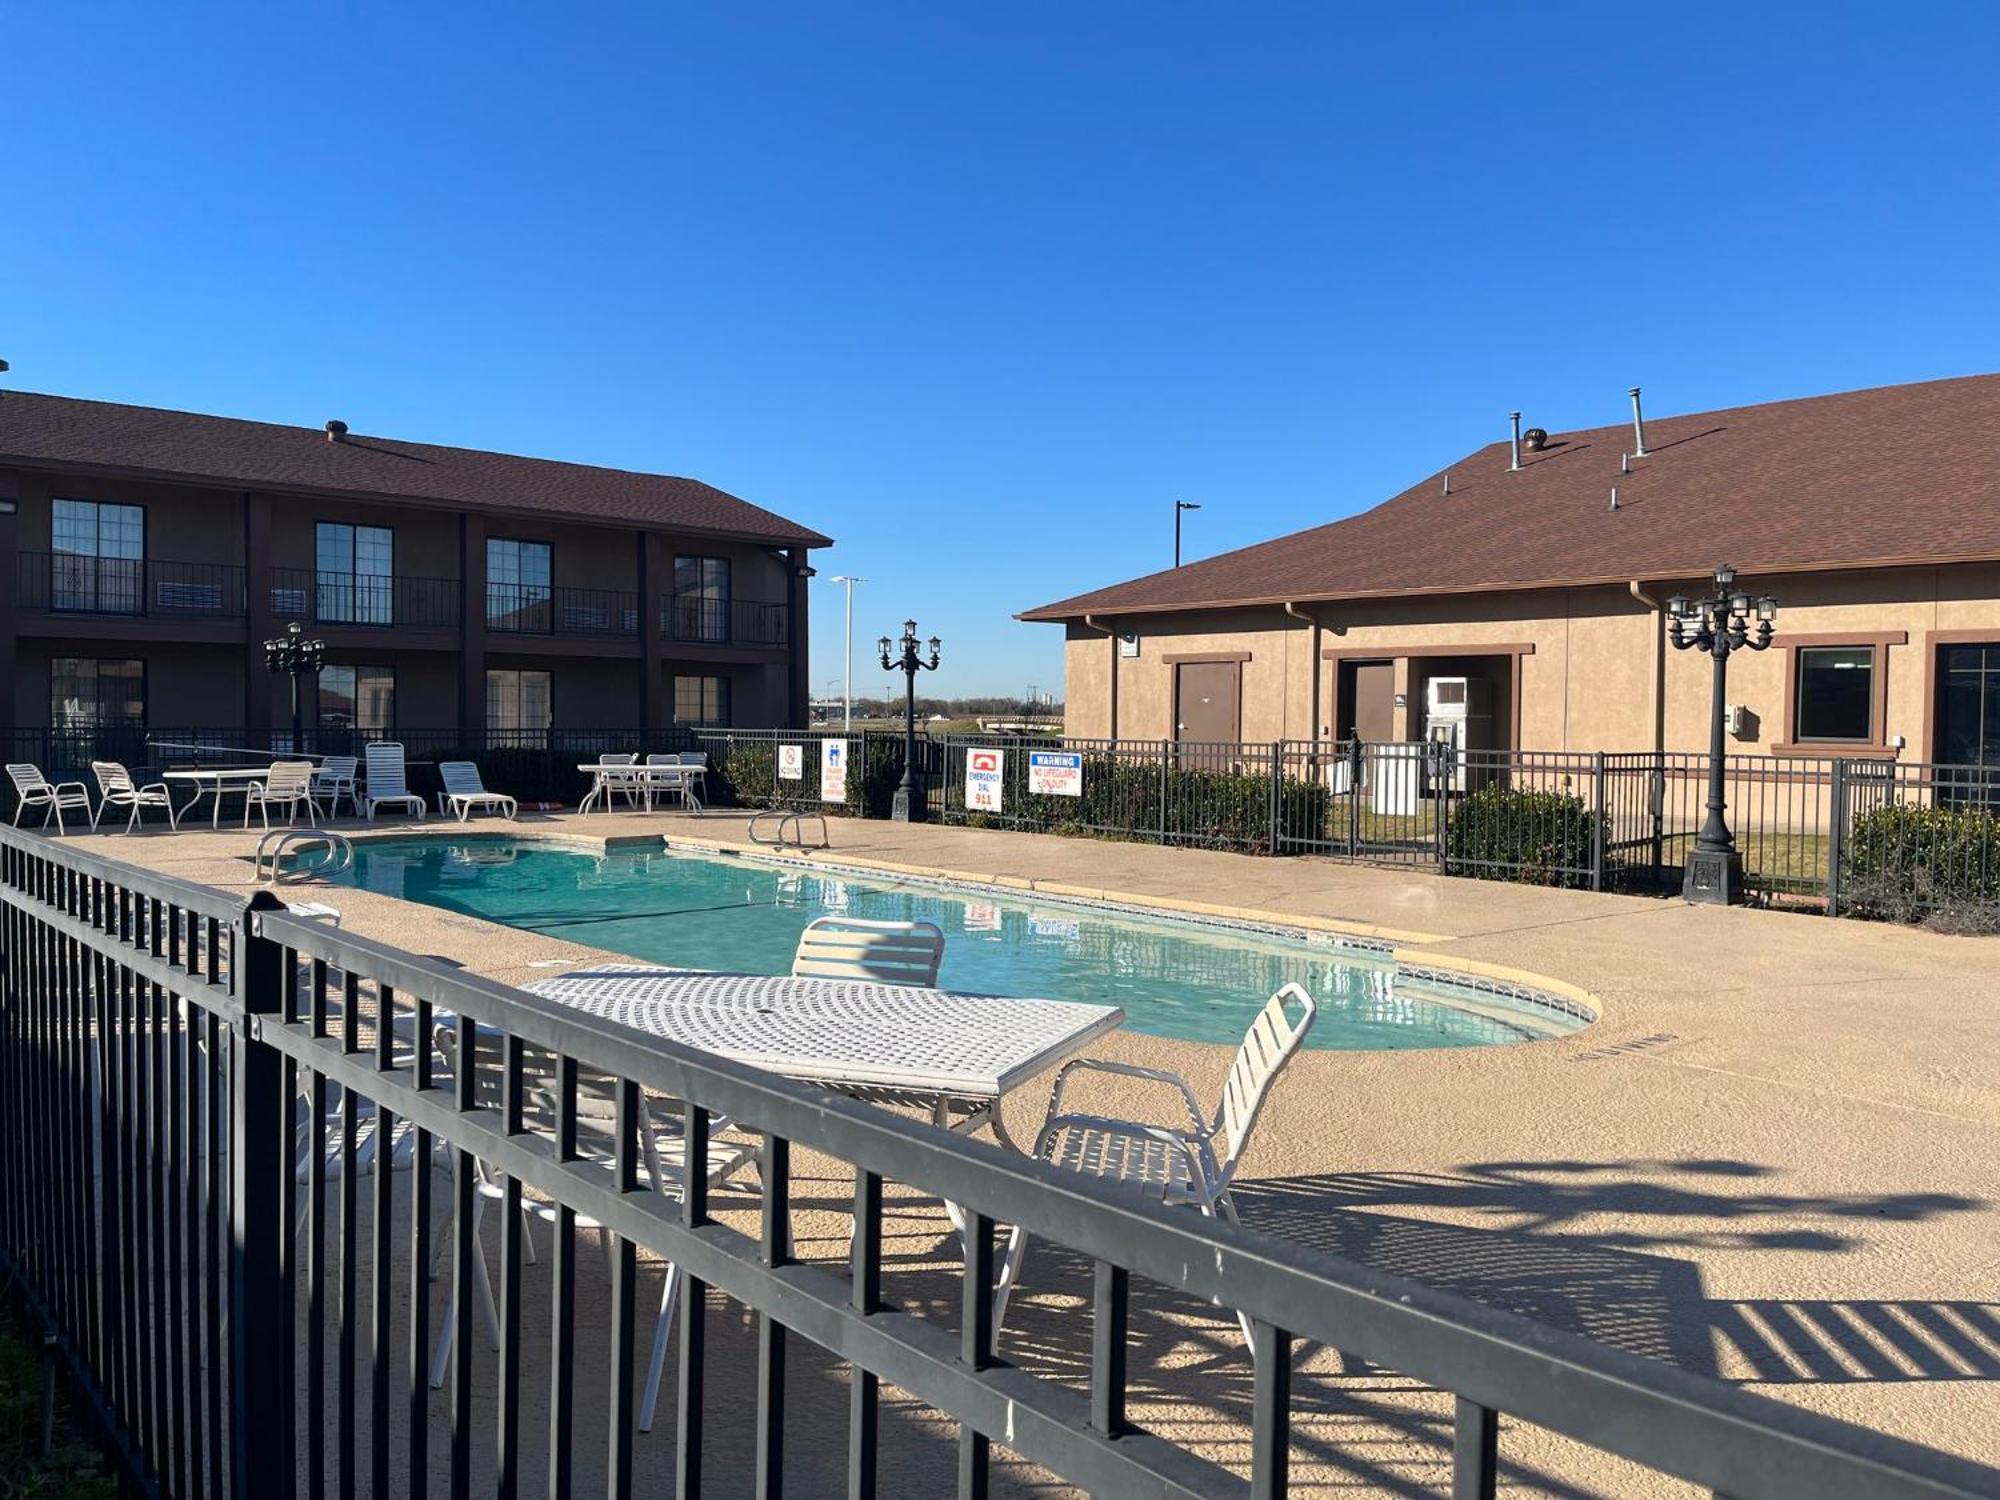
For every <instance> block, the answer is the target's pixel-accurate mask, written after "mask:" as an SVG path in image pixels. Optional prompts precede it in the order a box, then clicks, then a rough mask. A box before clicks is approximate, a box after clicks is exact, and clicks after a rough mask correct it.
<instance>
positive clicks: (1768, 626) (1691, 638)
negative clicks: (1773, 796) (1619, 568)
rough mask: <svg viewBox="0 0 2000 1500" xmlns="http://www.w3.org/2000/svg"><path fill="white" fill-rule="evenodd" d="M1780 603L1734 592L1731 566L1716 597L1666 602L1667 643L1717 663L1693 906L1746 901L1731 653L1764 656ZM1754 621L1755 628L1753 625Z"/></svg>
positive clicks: (1685, 887)
mask: <svg viewBox="0 0 2000 1500" xmlns="http://www.w3.org/2000/svg"><path fill="white" fill-rule="evenodd" d="M1777 618H1778V601H1777V600H1775V599H1773V598H1772V597H1771V596H1770V595H1769V594H1761V595H1758V596H1757V597H1755V598H1753V597H1751V595H1749V594H1748V593H1746V592H1744V591H1743V590H1742V589H1739V588H1737V587H1736V570H1735V569H1734V568H1732V567H1729V566H1728V565H1727V564H1725V565H1723V566H1722V567H1720V568H1717V569H1716V570H1715V593H1714V594H1713V595H1712V596H1710V597H1709V598H1706V599H1689V598H1686V597H1684V596H1682V595H1680V594H1676V595H1674V597H1673V598H1671V599H1669V600H1668V601H1667V631H1668V639H1669V640H1671V641H1672V642H1673V643H1674V649H1675V650H1677V651H1687V650H1696V651H1706V652H1707V653H1708V654H1709V655H1710V656H1711V657H1712V658H1714V661H1715V696H1714V700H1713V702H1712V703H1711V704H1710V705H1709V726H1708V816H1707V817H1705V818H1704V819H1702V824H1701V831H1700V832H1699V833H1697V834H1696V835H1695V839H1694V848H1693V850H1692V851H1691V852H1690V853H1689V854H1688V862H1687V875H1686V878H1685V879H1684V880H1683V881H1682V884H1681V895H1682V896H1684V897H1685V898H1686V899H1687V900H1689V901H1703V902H1715V903H1719V904H1723V905H1734V904H1735V903H1737V902H1739V901H1741V900H1742V899H1743V856H1742V855H1741V854H1740V853H1739V852H1738V851H1737V848H1736V837H1735V835H1734V834H1732V833H1730V831H1729V823H1728V821H1727V820H1726V819H1725V818H1724V817H1723V815H1722V814H1723V807H1724V800H1723V793H1722V784H1723V744H1722V741H1723V734H1724V731H1725V729H1726V728H1727V725H1726V722H1725V720H1726V718H1727V716H1728V707H1727V705H1726V704H1725V703H1724V701H1723V699H1724V696H1725V694H1726V692H1727V683H1728V678H1729V654H1730V653H1731V652H1732V651H1736V650H1739V649H1741V648H1744V647H1748V648H1749V649H1750V650H1752V651H1762V650H1764V649H1766V648H1767V647H1768V646H1769V645H1770V644H1771V630H1772V622H1773V621H1775V620H1776V619H1777ZM1753 620H1754V622H1755V624H1754V628H1753V624H1752V622H1753Z"/></svg>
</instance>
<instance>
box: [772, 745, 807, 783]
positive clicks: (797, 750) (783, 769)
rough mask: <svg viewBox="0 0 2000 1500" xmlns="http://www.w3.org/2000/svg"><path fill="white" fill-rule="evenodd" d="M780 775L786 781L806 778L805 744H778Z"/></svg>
mask: <svg viewBox="0 0 2000 1500" xmlns="http://www.w3.org/2000/svg"><path fill="white" fill-rule="evenodd" d="M778 775H779V776H781V777H783V778H784V779H785V780H786V781H804V780H805V779H806V747H805V746H804V745H780V746H778Z"/></svg>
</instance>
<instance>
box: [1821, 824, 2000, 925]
mask: <svg viewBox="0 0 2000 1500" xmlns="http://www.w3.org/2000/svg"><path fill="white" fill-rule="evenodd" d="M1841 886H1842V889H1843V891H1844V892H1845V893H1846V898H1847V902H1848V904H1849V905H1850V906H1851V907H1852V909H1853V910H1854V911H1856V912H1857V913H1859V914H1861V915H1866V916H1880V917H1888V918H1891V919H1894V920H1897V921H1910V920H1913V919H1915V918H1917V917H1920V916H1923V915H1924V914H1926V913H1928V912H1934V911H1940V910H1947V909H1954V908H1968V907H1991V906H1995V905H2000V817H1995V816H1994V814H1993V813H1992V812H1990V811H1988V810H1987V809H1985V808H1983V807H1918V806H1913V805H1910V804H1907V803H1891V804H1888V805H1885V806H1882V807H1876V808H1871V809H1870V810H1869V811H1867V812H1865V813H1862V814H1861V815H1860V816H1858V817H1857V818H1855V820H1854V823H1853V825H1852V827H1851V828H1850V830H1849V832H1848V835H1847V845H1846V852H1845V858H1844V859H1843V861H1842V866H1841Z"/></svg>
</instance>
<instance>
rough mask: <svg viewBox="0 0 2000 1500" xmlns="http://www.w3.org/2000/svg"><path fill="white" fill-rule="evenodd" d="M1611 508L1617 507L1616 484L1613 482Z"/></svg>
mask: <svg viewBox="0 0 2000 1500" xmlns="http://www.w3.org/2000/svg"><path fill="white" fill-rule="evenodd" d="M1611 508H1612V509H1613V510H1616V509H1618V486H1617V485H1615V484H1614V485H1612V486H1611Z"/></svg>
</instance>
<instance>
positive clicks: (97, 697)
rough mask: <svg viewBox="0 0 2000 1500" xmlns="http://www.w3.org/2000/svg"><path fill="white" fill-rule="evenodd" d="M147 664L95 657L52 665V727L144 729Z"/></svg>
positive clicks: (72, 658)
mask: <svg viewBox="0 0 2000 1500" xmlns="http://www.w3.org/2000/svg"><path fill="white" fill-rule="evenodd" d="M145 724H146V664H145V663H144V662H141V661H127V660H107V659H103V658H99V657H94V656H58V657H56V658H54V659H53V660H52V661H50V663H49V726H50V727H51V728H52V729H57V730H77V729H143V728H144V727H145Z"/></svg>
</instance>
